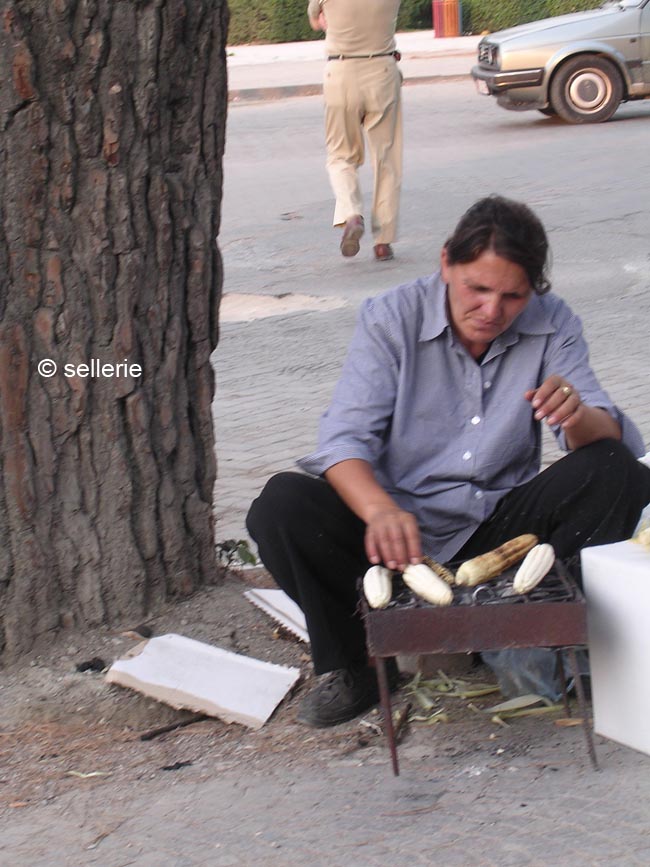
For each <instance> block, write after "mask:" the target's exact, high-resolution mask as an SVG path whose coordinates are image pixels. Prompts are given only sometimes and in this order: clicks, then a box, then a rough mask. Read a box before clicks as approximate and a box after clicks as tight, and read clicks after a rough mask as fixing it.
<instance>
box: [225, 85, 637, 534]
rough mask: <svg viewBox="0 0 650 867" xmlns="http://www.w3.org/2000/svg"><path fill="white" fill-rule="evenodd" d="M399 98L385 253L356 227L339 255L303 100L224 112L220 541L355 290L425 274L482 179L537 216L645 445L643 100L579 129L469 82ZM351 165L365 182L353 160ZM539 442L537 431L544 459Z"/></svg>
mask: <svg viewBox="0 0 650 867" xmlns="http://www.w3.org/2000/svg"><path fill="white" fill-rule="evenodd" d="M404 104H405V125H406V136H405V139H406V165H405V178H404V188H403V196H402V201H403V213H402V220H401V235H400V240H399V242H398V243H397V244H396V245H395V250H396V259H395V260H394V261H393V262H391V263H381V264H379V263H376V262H375V261H374V260H373V259H372V258H371V252H372V251H371V243H370V241H369V240H366V243H365V246H364V247H363V248H362V251H361V253H360V254H359V256H358V257H357V258H355V259H352V260H344V259H342V257H341V256H340V254H339V252H338V240H339V236H338V232H337V231H335V230H333V229H332V228H331V213H332V199H331V195H330V191H329V186H328V181H327V176H326V173H325V169H324V166H323V143H322V105H321V99H320V97H304V98H298V99H287V100H283V101H279V102H268V103H265V104H259V105H241V106H235V107H232V108H231V111H230V118H229V126H228V141H227V152H226V161H225V177H226V183H225V191H224V202H223V219H222V230H221V236H220V245H221V249H222V252H223V255H224V262H225V284H224V290H225V293H226V297H225V303H224V321H223V325H222V334H221V342H220V345H219V347H218V349H217V351H216V353H215V355H214V364H215V369H216V372H217V396H216V400H215V404H214V414H215V423H216V437H217V455H218V460H219V479H218V482H217V487H216V508H217V518H218V526H217V533H218V537H219V538H220V539H226V538H232V537H237V538H240V537H242V536H244V535H245V529H244V521H243V519H244V515H245V512H246V509H247V507H248V504H249V503H250V500H251V498H252V497H253V496H255V494H256V493H257V491H258V490H259V489H260V487H261V486H262V485H263V483H264V481H265V479H266V478H268V476H269V475H271V474H272V473H274V472H276V471H278V470H281V469H287V468H290V467H291V466H292V465H293V461H294V459H295V458H296V457H297V456H298V455H301V454H304V453H306V452H308V451H310V450H311V448H312V447H313V444H314V441H315V436H316V426H317V422H318V417H319V415H320V413H321V411H322V409H323V408H324V407H325V405H326V404H327V401H328V398H329V395H330V393H331V389H332V387H333V384H334V382H335V380H336V377H337V374H338V370H339V368H340V365H341V361H342V358H343V355H344V352H345V347H346V345H347V342H348V339H349V336H350V334H351V331H352V328H353V325H354V319H355V312H356V309H357V307H358V304H359V303H360V301H361V300H362V299H363V298H364V297H366V296H368V295H370V294H375V293H377V292H379V291H381V290H383V289H386V288H389V287H390V286H393V285H396V284H398V283H400V282H404V281H407V280H409V279H411V278H413V277H415V276H418V275H420V274H426V273H429V272H431V271H432V270H433V269H434V268H435V267H436V259H437V256H438V252H439V248H440V245H441V244H442V243H443V241H444V239H445V237H446V233H447V232H448V231H449V230H450V229H451V227H452V225H453V223H454V222H455V220H456V219H457V218H458V217H459V216H460V214H461V213H462V212H463V211H464V210H465V208H466V207H467V206H468V205H469V204H471V203H472V202H473V201H474V200H475V199H477V198H479V197H480V196H482V195H485V194H488V193H491V192H499V193H503V194H505V195H509V196H512V197H514V198H521V199H523V200H524V201H527V202H528V203H529V204H530V205H531V206H532V207H533V208H534V209H535V210H536V211H537V212H538V213H539V214H540V216H541V217H542V219H543V220H544V222H545V224H546V226H547V229H548V231H549V234H550V238H551V243H552V247H553V252H554V268H553V277H554V285H555V288H556V289H557V291H558V292H560V293H561V294H562V295H564V296H565V297H566V298H567V299H568V300H569V301H570V303H571V304H572V305H573V306H574V308H575V309H576V311H577V312H578V313H579V314H580V315H581V316H582V317H583V319H584V323H585V328H586V331H587V334H588V337H589V339H590V343H591V347H592V356H593V361H594V366H595V367H596V369H597V370H598V372H599V374H600V376H601V379H602V380H603V382H604V384H605V385H606V387H607V388H608V389H609V390H610V392H611V393H612V395H613V396H614V397H615V399H616V400H618V401H619V402H620V403H621V405H622V406H624V407H625V408H627V409H629V410H630V411H631V413H632V414H633V416H634V418H635V420H636V421H637V422H638V423H639V424H640V426H641V428H642V431H643V433H644V435H645V437H646V439H647V441H649V442H650V407H649V406H648V400H647V383H648V361H649V360H650V352H649V350H648V342H647V336H646V332H647V322H648V321H649V314H650V288H649V287H650V259H649V255H648V242H647V238H648V226H649V225H650V149H649V148H648V146H647V141H648V130H649V129H650V102H649V103H637V104H635V105H629V106H623V107H621V109H620V110H619V112H618V114H617V115H616V118H615V120H614V121H612V122H610V123H608V124H602V125H599V126H594V127H587V128H582V127H572V126H567V125H565V124H563V123H561V122H559V121H555V120H552V119H548V118H544V117H543V116H542V115H541V114H538V113H536V112H532V113H525V114H513V113H509V112H505V111H503V110H501V109H499V108H498V107H497V106H496V105H495V104H494V102H493V101H492V100H489V99H485V98H482V97H479V96H478V95H477V94H476V93H475V91H474V89H473V87H472V85H471V82H469V81H454V82H446V83H439V84H435V85H421V86H418V87H412V88H407V89H405V91H404ZM362 177H363V181H364V186H365V189H366V190H367V191H369V190H370V172H369V168H368V167H367V166H365V167H364V172H363V174H362ZM240 295H244V296H246V297H244V298H243V308H242V306H241V305H240V307H239V309H240V310H241V309H243V310H244V313H243V314H242V313H240V314H239V317H240V318H241V317H242V316H244V315H246V313H247V311H251V310H253V301H257V303H258V308H259V309H261V310H262V312H270V311H271V309H272V308H271V303H272V302H273V303H275V304H282V305H285V306H286V307H288V308H289V309H290V308H291V305H292V304H293V306H294V309H296V310H297V311H299V312H293V313H288V314H286V315H280V316H278V315H276V316H268V317H267V318H257V319H253V321H250V322H243V321H230V320H231V319H233V318H234V319H237V316H238V314H237V312H236V310H235V312H232V311H233V310H234V307H233V302H234V301H236V300H240V302H241V301H242V299H238V296H240ZM251 296H254V297H251ZM318 303H320V304H331V305H332V306H333V308H334V309H330V310H325V311H324V312H320V308H318V306H317V304H318ZM312 308H315V309H312ZM251 315H255V313H253V314H251ZM622 348H623V349H622ZM555 454H556V453H555V451H554V449H553V448H552V445H551V444H548V449H547V456H546V459H548V460H550V459H551V458H552V457H553V456H554V455H555Z"/></svg>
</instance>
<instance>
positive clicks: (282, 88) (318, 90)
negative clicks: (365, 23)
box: [228, 73, 471, 103]
mask: <svg viewBox="0 0 650 867" xmlns="http://www.w3.org/2000/svg"><path fill="white" fill-rule="evenodd" d="M470 77H471V75H470V73H450V74H448V75H445V74H441V75H418V76H415V77H413V78H405V79H404V81H403V82H402V85H403V86H404V87H410V86H411V85H413V84H435V83H436V82H439V81H465V79H467V78H470ZM322 92H323V85H322V84H286V85H278V86H277V87H245V88H240V89H238V90H229V91H228V102H236V103H242V102H265V101H268V100H276V99H287V98H291V97H295V96H319V95H320V94H322Z"/></svg>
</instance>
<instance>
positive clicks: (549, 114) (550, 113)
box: [537, 105, 557, 117]
mask: <svg viewBox="0 0 650 867" xmlns="http://www.w3.org/2000/svg"><path fill="white" fill-rule="evenodd" d="M537 111H539V112H540V113H541V114H544V115H546V117H557V112H556V110H555V109H554V108H551V106H550V105H547V106H546V108H538V109H537Z"/></svg>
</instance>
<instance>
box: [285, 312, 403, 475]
mask: <svg viewBox="0 0 650 867" xmlns="http://www.w3.org/2000/svg"><path fill="white" fill-rule="evenodd" d="M399 365H400V359H399V350H398V349H397V346H396V345H395V344H394V343H393V341H392V340H391V339H390V335H389V328H387V326H386V324H384V322H383V321H382V318H380V317H379V316H377V315H376V300H375V299H368V300H367V301H365V302H364V304H363V305H362V307H361V309H360V312H359V317H358V321H357V326H356V329H355V332H354V335H353V337H352V341H351V343H350V347H349V350H348V354H347V358H346V360H345V363H344V365H343V370H342V373H341V377H340V379H339V381H338V383H337V385H336V388H335V389H334V395H333V397H332V402H331V404H330V406H329V408H328V410H327V411H326V412H325V413H324V415H323V416H322V417H321V421H320V427H319V436H318V448H317V449H316V451H315V452H313V453H312V454H310V455H307V456H306V457H304V458H302V459H301V460H299V461H298V466H299V467H301V469H303V470H305V471H306V472H308V473H312V474H313V475H322V474H323V473H324V472H325V471H326V470H327V469H329V468H330V467H332V466H334V464H338V463H340V462H341V461H344V460H349V459H351V458H358V459H361V460H364V461H368V463H370V464H372V465H374V464H375V463H376V461H377V459H378V457H379V455H380V453H381V450H382V449H383V447H384V443H385V440H386V432H387V430H388V429H389V427H390V423H391V418H392V414H393V410H394V406H395V396H396V391H397V383H398V376H399Z"/></svg>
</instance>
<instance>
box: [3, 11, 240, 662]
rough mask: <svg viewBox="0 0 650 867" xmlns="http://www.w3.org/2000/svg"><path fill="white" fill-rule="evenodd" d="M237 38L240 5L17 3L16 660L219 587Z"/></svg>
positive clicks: (9, 444)
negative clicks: (220, 370) (219, 391)
mask: <svg viewBox="0 0 650 867" xmlns="http://www.w3.org/2000/svg"><path fill="white" fill-rule="evenodd" d="M227 23H228V10H227V5H226V0H0V146H1V149H0V160H1V163H2V165H1V166H0V651H4V658H5V659H12V658H15V657H16V656H17V655H19V654H20V653H22V652H24V651H26V650H28V649H29V648H30V647H31V646H33V644H34V642H35V641H36V640H37V639H38V638H40V637H42V636H44V635H45V634H46V633H50V632H52V631H53V630H55V629H57V627H59V626H60V625H61V624H66V625H69V624H71V623H73V622H74V623H75V624H76V625H79V626H81V625H94V624H100V623H111V622H117V621H119V620H121V619H123V618H125V617H135V616H141V615H142V614H144V613H146V612H147V611H150V610H152V608H155V605H156V603H157V602H160V601H161V600H164V599H169V598H171V597H174V596H182V595H185V594H188V593H189V592H191V591H192V590H193V589H195V588H196V587H198V586H200V585H201V584H203V583H204V582H207V581H214V580H216V579H217V565H216V560H215V550H214V533H213V518H212V514H213V513H212V492H213V485H214V481H215V475H216V467H215V458H214V439H213V428H212V419H211V402H212V396H213V390H214V384H213V374H212V369H211V367H210V361H209V358H210V353H211V352H212V350H213V349H214V347H215V346H216V343H217V326H218V304H219V298H220V292H221V283H222V271H221V259H220V255H219V252H218V249H217V246H216V236H217V233H218V230H219V213H220V204H221V187H222V174H221V171H222V169H221V159H222V155H223V146H224V130H225V116H226V106H227V84H226V60H225V44H226V34H227ZM45 359H48V360H50V361H52V362H54V364H55V365H56V372H54V373H52V370H53V369H54V366H53V365H50V366H49V367H48V364H47V363H44V365H43V366H42V367H41V369H40V371H39V367H38V365H39V362H44V360H45ZM118 363H119V364H120V365H121V366H120V367H117V365H118ZM66 365H67V366H66ZM80 365H87V367H88V368H89V369H88V370H87V369H86V368H84V367H83V366H81V367H80ZM101 365H104V366H103V367H101ZM110 365H112V366H113V367H112V369H111V367H110ZM98 368H99V369H98Z"/></svg>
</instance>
